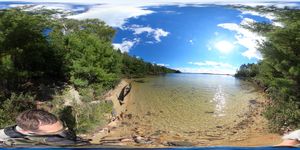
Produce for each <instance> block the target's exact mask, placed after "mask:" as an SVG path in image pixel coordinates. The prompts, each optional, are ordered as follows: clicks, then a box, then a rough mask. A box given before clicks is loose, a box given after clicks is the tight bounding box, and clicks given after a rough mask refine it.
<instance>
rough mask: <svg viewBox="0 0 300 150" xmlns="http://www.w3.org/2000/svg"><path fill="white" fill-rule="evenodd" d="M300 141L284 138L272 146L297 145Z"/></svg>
mask: <svg viewBox="0 0 300 150" xmlns="http://www.w3.org/2000/svg"><path fill="white" fill-rule="evenodd" d="M299 144H300V142H299V141H298V140H284V141H283V142H281V143H280V144H277V145H274V146H297V145H299Z"/></svg>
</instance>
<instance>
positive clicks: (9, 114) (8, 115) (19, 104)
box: [0, 93, 35, 128]
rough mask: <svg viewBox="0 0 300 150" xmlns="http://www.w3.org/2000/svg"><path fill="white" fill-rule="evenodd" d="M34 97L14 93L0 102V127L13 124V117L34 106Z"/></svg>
mask: <svg viewBox="0 0 300 150" xmlns="http://www.w3.org/2000/svg"><path fill="white" fill-rule="evenodd" d="M34 106H35V105H34V97H33V96H31V95H30V94H19V95H18V94H15V93H13V94H12V95H11V97H10V98H9V99H7V100H5V101H4V102H2V103H1V106H0V128H3V127H5V126H8V125H12V124H15V118H16V117H17V116H18V115H19V113H21V112H23V111H25V110H28V109H33V108H34Z"/></svg>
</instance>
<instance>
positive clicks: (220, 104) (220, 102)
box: [211, 85, 226, 117]
mask: <svg viewBox="0 0 300 150" xmlns="http://www.w3.org/2000/svg"><path fill="white" fill-rule="evenodd" d="M211 102H214V103H215V105H216V106H215V115H214V116H217V117H221V116H225V109H224V108H225V104H226V98H225V94H224V92H223V89H222V86H221V85H219V86H218V89H217V91H216V93H215V95H214V98H213V99H212V101H211Z"/></svg>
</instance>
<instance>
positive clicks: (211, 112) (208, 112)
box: [205, 111, 214, 114]
mask: <svg viewBox="0 0 300 150" xmlns="http://www.w3.org/2000/svg"><path fill="white" fill-rule="evenodd" d="M205 113H206V114H213V113H214V111H205Z"/></svg>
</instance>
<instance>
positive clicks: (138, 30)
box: [124, 25, 170, 42]
mask: <svg viewBox="0 0 300 150" xmlns="http://www.w3.org/2000/svg"><path fill="white" fill-rule="evenodd" d="M124 29H129V30H132V31H133V32H134V33H133V34H136V35H138V34H142V33H147V34H148V36H150V35H151V36H153V38H154V39H155V40H156V42H160V41H161V39H160V38H161V37H166V36H168V35H169V34H170V33H169V32H167V31H164V30H163V29H161V28H156V29H153V28H151V27H143V26H139V25H132V26H131V27H129V28H124Z"/></svg>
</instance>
